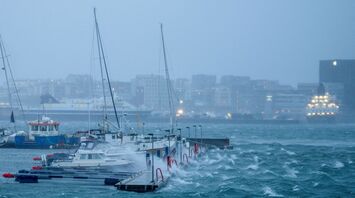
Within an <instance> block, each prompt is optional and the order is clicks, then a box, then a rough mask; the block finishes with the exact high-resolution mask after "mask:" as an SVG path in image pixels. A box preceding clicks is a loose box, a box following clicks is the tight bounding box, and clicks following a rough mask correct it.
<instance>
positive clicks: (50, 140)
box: [15, 135, 80, 149]
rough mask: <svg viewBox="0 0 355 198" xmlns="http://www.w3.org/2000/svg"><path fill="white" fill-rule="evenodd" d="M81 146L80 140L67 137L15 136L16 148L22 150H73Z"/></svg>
mask: <svg viewBox="0 0 355 198" xmlns="http://www.w3.org/2000/svg"><path fill="white" fill-rule="evenodd" d="M79 144H80V138H78V137H69V136H66V135H54V136H34V139H29V137H28V136H25V135H17V136H15V148H21V149H53V148H71V147H76V146H78V145H79Z"/></svg>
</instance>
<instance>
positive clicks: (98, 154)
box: [80, 153, 104, 160]
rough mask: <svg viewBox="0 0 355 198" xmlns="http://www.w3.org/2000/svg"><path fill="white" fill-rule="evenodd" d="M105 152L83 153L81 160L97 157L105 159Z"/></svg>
mask: <svg viewBox="0 0 355 198" xmlns="http://www.w3.org/2000/svg"><path fill="white" fill-rule="evenodd" d="M103 158H104V154H102V153H92V154H81V155H80V159H81V160H97V159H103Z"/></svg>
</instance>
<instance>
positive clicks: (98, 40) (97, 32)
mask: <svg viewBox="0 0 355 198" xmlns="http://www.w3.org/2000/svg"><path fill="white" fill-rule="evenodd" d="M94 17H95V30H96V41H97V51H98V53H99V61H100V72H101V84H102V94H103V96H104V106H103V116H104V119H103V121H104V122H103V125H104V126H103V127H104V130H105V128H106V126H105V125H106V123H105V122H106V120H107V109H106V108H107V102H106V92H105V78H104V72H103V68H102V54H101V49H100V39H99V25H98V23H97V19H96V8H94Z"/></svg>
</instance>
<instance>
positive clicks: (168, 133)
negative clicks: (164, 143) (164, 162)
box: [165, 129, 170, 155]
mask: <svg viewBox="0 0 355 198" xmlns="http://www.w3.org/2000/svg"><path fill="white" fill-rule="evenodd" d="M165 132H168V143H169V147H168V155H170V130H169V129H167V130H165Z"/></svg>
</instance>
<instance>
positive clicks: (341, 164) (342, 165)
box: [334, 161, 344, 168]
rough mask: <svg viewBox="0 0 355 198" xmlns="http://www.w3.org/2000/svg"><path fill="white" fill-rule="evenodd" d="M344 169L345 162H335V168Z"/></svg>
mask: <svg viewBox="0 0 355 198" xmlns="http://www.w3.org/2000/svg"><path fill="white" fill-rule="evenodd" d="M343 167H344V164H343V162H340V161H335V163H334V168H343Z"/></svg>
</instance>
